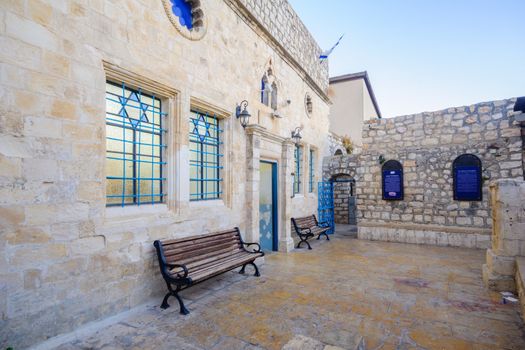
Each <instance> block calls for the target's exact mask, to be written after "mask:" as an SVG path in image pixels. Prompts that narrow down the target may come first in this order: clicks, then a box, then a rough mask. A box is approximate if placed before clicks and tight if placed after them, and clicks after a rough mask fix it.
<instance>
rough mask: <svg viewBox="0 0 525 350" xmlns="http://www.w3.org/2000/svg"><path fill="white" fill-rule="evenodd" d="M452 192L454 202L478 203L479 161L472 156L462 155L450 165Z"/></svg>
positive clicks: (480, 198) (479, 196)
mask: <svg viewBox="0 0 525 350" xmlns="http://www.w3.org/2000/svg"><path fill="white" fill-rule="evenodd" d="M452 177H453V191H454V200H456V201H480V200H482V190H481V185H482V183H481V160H480V159H479V158H478V157H476V156H475V155H473V154H462V155H460V156H459V157H457V158H456V159H455V160H454V162H453V163H452Z"/></svg>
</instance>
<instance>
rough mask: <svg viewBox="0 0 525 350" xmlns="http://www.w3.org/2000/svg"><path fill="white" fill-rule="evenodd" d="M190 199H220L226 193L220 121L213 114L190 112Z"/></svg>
mask: <svg viewBox="0 0 525 350" xmlns="http://www.w3.org/2000/svg"><path fill="white" fill-rule="evenodd" d="M189 130H190V200H191V201H199V200H209V199H218V198H220V197H221V194H222V186H221V184H222V178H221V171H222V168H223V167H222V165H221V164H222V161H221V159H222V157H223V155H222V154H221V148H222V146H221V145H222V142H221V133H222V130H221V128H220V122H219V119H218V118H217V117H216V116H215V115H210V114H209V113H203V112H199V111H197V110H192V111H191V113H190V127H189Z"/></svg>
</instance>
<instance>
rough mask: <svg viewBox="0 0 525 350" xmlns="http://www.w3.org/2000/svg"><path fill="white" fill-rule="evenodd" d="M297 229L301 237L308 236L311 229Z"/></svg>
mask: <svg viewBox="0 0 525 350" xmlns="http://www.w3.org/2000/svg"><path fill="white" fill-rule="evenodd" d="M297 229H298V230H299V232H298V233H299V234H301V235H308V234H310V233H312V228H311V227H299V226H298V227H297Z"/></svg>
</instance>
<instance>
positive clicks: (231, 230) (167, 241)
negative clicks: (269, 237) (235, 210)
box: [162, 229, 237, 246]
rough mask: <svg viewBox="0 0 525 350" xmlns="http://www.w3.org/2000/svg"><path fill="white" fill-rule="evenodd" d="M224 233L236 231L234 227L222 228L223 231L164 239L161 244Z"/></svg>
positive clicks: (235, 232)
mask: <svg viewBox="0 0 525 350" xmlns="http://www.w3.org/2000/svg"><path fill="white" fill-rule="evenodd" d="M225 233H233V234H237V231H236V230H235V229H230V230H223V231H217V232H211V233H205V234H202V235H197V236H188V237H183V238H175V239H166V240H163V241H162V245H163V246H164V245H169V244H173V243H182V242H186V241H192V240H196V239H201V238H207V237H214V236H218V235H223V234H225Z"/></svg>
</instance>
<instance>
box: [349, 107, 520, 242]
mask: <svg viewBox="0 0 525 350" xmlns="http://www.w3.org/2000/svg"><path fill="white" fill-rule="evenodd" d="M514 103H515V99H510V100H502V101H495V102H486V103H479V104H475V105H471V106H464V107H457V108H448V109H445V110H442V111H437V112H430V113H420V114H415V115H408V116H402V117H396V118H390V119H376V120H370V121H368V122H367V123H365V126H364V129H363V152H362V154H361V156H360V163H359V168H358V169H357V175H358V179H356V181H357V190H356V191H357V196H358V203H357V205H358V222H359V237H360V238H367V239H380V240H389V241H398V242H415V243H428V244H438V245H452V246H465V247H477V248H487V247H488V245H489V237H490V232H491V227H492V218H491V214H490V211H491V205H490V202H489V191H488V184H489V181H487V180H491V181H494V180H497V179H502V178H522V177H523V168H522V164H521V157H522V141H521V138H520V128H519V126H517V125H514V124H513V122H512V121H511V120H512V119H511V118H510V116H511V114H512V113H513V112H511V111H512V108H513V106H514ZM464 153H472V154H474V155H476V156H478V157H479V158H480V159H481V161H482V169H483V177H484V180H485V181H484V182H483V200H482V201H476V202H465V201H455V200H453V191H452V170H451V167H452V162H453V161H454V159H455V158H456V157H457V156H459V155H461V154H464ZM380 156H383V157H384V159H385V160H389V159H395V160H398V161H400V162H401V164H402V165H403V168H404V189H405V198H404V200H402V201H384V200H382V194H381V165H380V162H379V157H380Z"/></svg>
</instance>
